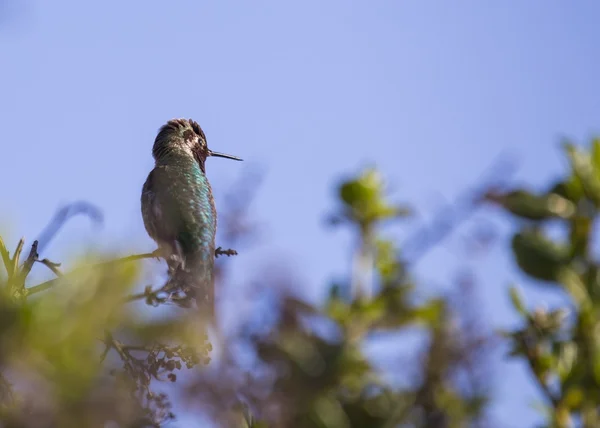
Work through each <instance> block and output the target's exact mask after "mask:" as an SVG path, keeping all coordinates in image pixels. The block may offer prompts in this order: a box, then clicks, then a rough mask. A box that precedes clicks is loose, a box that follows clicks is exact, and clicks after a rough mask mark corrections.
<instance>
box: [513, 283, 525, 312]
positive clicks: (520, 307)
mask: <svg viewBox="0 0 600 428" xmlns="http://www.w3.org/2000/svg"><path fill="white" fill-rule="evenodd" d="M509 293H510V301H511V302H512V305H513V308H515V309H516V310H517V312H518V313H520V314H521V315H523V316H526V315H527V309H526V308H525V304H524V303H523V298H522V297H521V293H519V290H518V289H517V287H515V286H513V287H510V289H509Z"/></svg>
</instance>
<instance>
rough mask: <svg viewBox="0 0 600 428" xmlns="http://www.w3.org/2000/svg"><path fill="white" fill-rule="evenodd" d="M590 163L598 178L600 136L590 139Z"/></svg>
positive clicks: (599, 172) (599, 170)
mask: <svg viewBox="0 0 600 428" xmlns="http://www.w3.org/2000/svg"><path fill="white" fill-rule="evenodd" d="M592 164H593V166H594V171H595V172H596V177H598V178H600V138H594V139H593V140H592Z"/></svg>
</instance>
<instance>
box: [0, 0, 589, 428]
mask: <svg viewBox="0 0 600 428" xmlns="http://www.w3.org/2000/svg"><path fill="white" fill-rule="evenodd" d="M599 13H600V4H599V3H597V2H594V1H592V0H588V1H584V0H582V1H579V2H559V1H542V0H537V1H533V0H532V1H527V2H523V1H516V0H515V1H505V2H501V3H500V2H482V1H455V2H442V1H439V2H433V1H419V2H416V1H399V0H396V1H391V0H389V1H383V0H382V1H371V2H366V1H363V2H358V1H351V2H349V1H341V0H331V1H327V2H324V1H317V0H306V1H302V2H281V1H275V0H272V1H264V0H258V1H253V2H235V1H212V2H198V1H173V2H168V3H167V2H158V1H145V2H117V1H114V0H105V1H103V2H75V1H61V0H56V1H53V2H44V1H21V2H18V3H17V2H11V1H7V0H5V1H4V2H2V3H0V14H1V15H3V16H1V17H0V65H1V67H0V70H1V71H0V76H1V78H0V126H1V129H2V141H1V142H0V144H1V147H2V163H1V167H0V180H1V181H2V182H4V183H6V182H9V183H11V185H10V186H5V187H4V188H2V190H1V192H0V195H1V197H2V204H3V205H2V210H1V212H0V224H2V225H3V226H2V227H3V228H4V230H5V231H7V232H8V233H7V236H8V238H9V240H10V242H13V243H14V242H16V240H17V239H18V238H19V237H20V236H21V235H25V236H26V237H28V238H31V239H32V238H34V237H35V235H36V234H37V233H38V232H39V231H40V230H41V228H42V227H43V226H44V225H45V224H46V222H47V220H48V219H49V217H50V216H51V215H52V213H53V212H54V210H55V208H56V207H57V206H59V204H62V203H65V202H69V201H73V200H77V199H86V200H89V201H90V202H93V203H94V204H96V205H98V206H100V207H101V208H102V209H103V210H104V212H105V216H106V219H105V226H104V228H103V229H102V230H94V229H92V228H90V227H89V224H88V223H87V221H86V220H83V219H80V220H76V221H74V222H73V223H72V224H70V225H69V227H68V228H67V229H66V230H65V231H64V233H63V234H62V235H61V237H60V238H59V239H58V240H57V241H56V242H55V243H54V245H53V246H52V247H51V248H49V249H48V252H47V254H45V256H47V257H49V258H53V259H60V258H63V257H66V256H67V255H68V254H71V253H73V252H74V251H76V250H77V248H83V247H86V246H89V242H90V241H92V242H94V245H95V246H97V247H100V248H105V247H115V248H119V249H120V250H121V251H123V252H129V251H146V250H150V249H153V243H152V242H151V241H150V239H149V238H148V237H147V236H146V234H145V231H144V228H143V224H142V221H141V216H140V212H139V194H140V189H141V186H142V184H143V182H144V180H145V178H146V175H147V173H148V171H149V170H150V169H151V167H152V158H151V154H150V150H151V146H152V141H153V138H154V136H155V134H156V131H157V129H158V127H159V126H161V125H162V124H163V123H164V122H165V121H166V120H168V119H170V118H173V117H191V118H194V119H195V120H197V121H198V122H199V123H200V124H201V126H202V127H203V128H204V130H205V132H206V135H207V137H208V142H209V145H210V146H211V147H212V148H213V149H214V150H218V151H223V152H227V153H232V154H235V155H238V156H240V157H242V158H244V159H245V165H241V164H238V163H234V162H228V161H226V160H217V159H215V160H210V161H209V163H208V166H207V169H208V175H209V178H210V179H211V181H212V183H213V186H214V189H215V196H216V198H217V202H218V203H219V196H221V195H222V194H223V193H224V192H225V191H227V189H228V188H229V186H230V185H231V184H233V183H234V182H235V181H236V180H239V179H240V177H242V176H243V174H244V173H247V172H248V169H247V168H252V167H258V168H264V169H265V177H264V181H263V184H262V186H261V188H260V190H259V192H258V194H257V197H256V199H255V200H254V203H253V205H252V215H253V216H255V217H256V218H257V219H258V220H260V221H261V222H262V223H263V224H264V226H265V229H264V230H265V235H264V237H263V240H262V241H261V244H260V245H259V246H258V247H257V249H256V251H253V252H252V253H251V254H242V255H240V256H239V257H238V258H236V259H232V260H231V263H235V264H236V268H235V272H236V277H239V278H243V277H245V276H246V275H247V273H248V270H249V269H251V267H252V266H253V265H254V264H253V263H254V262H255V261H258V260H262V259H263V257H264V256H265V255H269V256H271V257H274V255H277V259H281V260H285V263H286V265H289V266H291V267H292V268H293V269H294V271H295V272H296V273H297V274H298V275H299V277H300V278H302V279H303V280H305V281H306V283H308V284H310V285H311V286H310V287H307V288H306V290H305V294H306V296H307V297H309V298H316V297H317V296H319V295H321V293H322V291H323V289H324V288H323V285H324V284H326V283H327V281H329V280H330V279H332V278H333V277H335V276H339V275H343V274H345V273H346V272H347V265H348V262H349V253H348V250H347V248H348V246H347V244H348V242H349V237H348V236H347V235H345V234H343V233H337V232H329V231H326V230H325V229H324V227H323V222H322V218H323V216H324V214H326V213H327V212H328V211H329V210H330V209H331V208H332V206H333V203H332V195H333V192H334V187H333V184H334V183H335V182H336V181H337V180H338V179H339V178H340V177H342V176H345V175H347V174H351V173H353V172H356V171H358V170H359V168H361V167H363V166H365V165H368V164H371V163H374V164H376V165H377V166H378V167H379V168H380V169H381V171H382V172H383V173H384V174H385V176H386V177H387V179H388V181H389V182H390V184H391V185H392V186H393V187H394V189H395V191H396V192H395V195H396V197H397V198H398V199H400V200H406V201H410V202H411V203H412V204H413V205H414V206H415V207H416V208H417V209H418V210H419V212H421V213H423V215H424V216H425V217H426V214H427V213H428V212H431V211H432V210H434V209H436V208H439V207H440V205H441V204H443V203H444V202H450V201H452V199H453V198H454V197H455V196H457V195H458V194H459V193H460V192H461V191H462V190H463V189H464V188H465V187H468V186H470V185H472V184H473V182H474V180H476V179H477V178H478V177H479V175H480V173H481V172H482V171H483V170H484V169H485V168H486V167H487V166H489V165H490V164H491V163H492V162H493V161H494V160H495V159H496V157H497V155H498V154H499V153H501V152H503V151H506V150H508V151H510V152H512V153H515V154H517V155H518V156H519V167H520V170H519V173H518V174H517V179H518V180H519V181H522V182H528V183H532V184H533V185H541V184H543V183H545V182H546V181H547V180H549V179H550V178H552V177H555V176H556V175H557V174H559V173H560V172H561V168H562V167H563V164H564V163H563V162H562V158H561V155H560V151H559V149H558V144H557V143H558V141H559V137H561V136H563V135H567V136H570V137H573V138H574V139H575V140H577V141H585V140H586V139H587V138H589V137H590V136H592V135H594V134H595V133H599V131H600V129H599V128H600V121H599V119H598V118H599V117H600V102H599V101H598V93H599V90H600V83H598V82H599V79H598V76H599V75H600V59H599V58H600V55H599V54H600V52H598V50H599V48H598V44H597V18H598V16H599ZM481 215H483V217H484V218H485V217H486V216H494V215H495V211H486V212H485V213H483V214H480V216H481ZM500 223H502V222H501V221H500ZM399 233H400V234H403V233H404V231H403V232H399ZM459 244H460V240H457V239H456V237H455V238H451V239H450V240H449V241H447V242H446V243H445V244H444V245H443V246H442V247H440V248H439V249H437V250H436V251H434V252H433V253H432V254H430V255H429V256H428V257H427V258H426V259H425V260H423V261H422V262H421V263H420V265H419V266H418V269H417V272H418V274H419V275H420V276H421V277H422V278H424V279H426V280H430V281H434V282H436V281H437V282H442V283H443V282H444V281H446V282H448V277H449V275H451V274H452V272H454V271H455V269H456V268H457V266H459V267H460V266H465V265H468V267H470V268H473V269H474V270H475V271H476V272H477V274H478V280H479V282H480V284H481V288H480V289H479V290H478V292H479V294H480V295H481V298H482V307H483V311H484V313H485V315H486V317H488V321H489V323H490V325H493V326H506V325H510V323H512V322H514V320H515V318H514V316H513V314H512V312H511V310H510V308H509V307H508V302H507V299H506V285H507V284H508V283H509V282H510V281H512V280H519V279H522V278H520V277H519V276H518V275H517V274H516V273H515V271H514V265H513V263H512V260H511V259H510V258H509V257H507V255H506V254H505V252H506V251H505V250H506V248H507V242H506V236H505V237H504V238H503V240H502V241H501V242H499V243H498V246H497V247H496V248H495V249H494V250H493V251H492V252H491V253H490V254H489V255H488V256H487V257H485V258H482V259H478V260H474V261H472V262H469V263H465V262H464V261H462V260H461V256H460V254H459V255H456V254H457V251H456V249H457V248H459V247H460V245H459ZM325 260H326V261H327V262H325ZM433 267H435V270H434V269H432V268H433ZM525 291H526V295H527V296H528V298H530V299H531V300H535V299H540V298H541V296H542V294H541V293H539V292H538V291H537V290H535V289H531V288H526V289H525ZM497 371H498V372H499V373H501V376H496V377H497V379H496V380H495V384H496V393H497V404H496V406H495V407H494V414H496V415H497V416H498V418H499V419H500V421H502V422H503V423H505V424H506V426H515V427H516V426H519V427H520V426H531V424H532V423H533V421H535V420H538V419H539V418H538V416H537V415H536V413H535V411H534V410H532V408H531V402H532V400H534V399H535V398H536V397H537V395H536V391H535V389H534V388H532V387H531V386H528V385H529V384H528V382H527V379H526V377H525V376H526V374H525V372H524V371H523V370H522V367H521V365H520V364H516V363H512V364H506V365H504V366H502V368H501V369H498V370H497ZM507 415H508V416H507ZM511 421H519V422H518V424H517V423H514V424H511V423H510V422H511Z"/></svg>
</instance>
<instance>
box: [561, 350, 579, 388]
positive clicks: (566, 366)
mask: <svg viewBox="0 0 600 428" xmlns="http://www.w3.org/2000/svg"><path fill="white" fill-rule="evenodd" d="M577 355H578V349H577V343H575V342H566V343H562V344H561V345H560V348H559V352H558V363H557V367H556V371H557V373H558V376H559V377H560V380H561V381H564V380H565V379H566V378H567V377H568V376H569V375H570V374H571V371H572V370H573V366H574V365H575V362H576V361H577Z"/></svg>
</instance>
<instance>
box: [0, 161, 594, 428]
mask: <svg viewBox="0 0 600 428" xmlns="http://www.w3.org/2000/svg"><path fill="white" fill-rule="evenodd" d="M583 188H584V189H585V186H583ZM241 194H244V195H246V194H247V192H241ZM557 197H559V196H557ZM560 197H562V198H565V200H570V199H568V198H567V197H566V196H560ZM513 199H514V198H513ZM534 199H535V198H534ZM535 201H536V202H539V201H541V202H540V204H542V205H544V206H545V207H546V211H543V210H542V211H543V213H546V212H548V213H550V214H549V215H548V216H545V215H540V209H539V208H536V209H537V210H538V211H536V215H535V216H531V215H530V216H529V217H535V218H538V219H539V218H546V217H548V218H550V217H552V216H554V217H558V218H571V217H569V216H567V215H566V214H564V213H565V209H562V210H560V209H558V208H557V206H556V205H557V202H552V203H549V202H548V201H547V200H542V199H539V198H538V199H535ZM336 202H338V209H337V210H336V213H335V214H334V215H333V216H332V217H331V219H332V220H333V224H335V225H338V226H348V225H349V226H351V230H352V231H353V232H354V233H355V234H356V235H357V237H358V240H357V245H356V248H355V250H356V251H357V252H358V253H359V254H361V256H363V257H362V258H358V259H357V260H358V262H360V263H359V265H358V267H359V269H358V270H357V269H353V273H352V275H350V277H349V278H348V279H347V280H343V281H338V282H336V283H335V284H331V285H330V286H329V294H328V296H327V298H326V299H325V301H324V302H321V303H320V304H309V303H307V302H305V301H303V300H301V299H300V298H298V297H297V296H296V295H295V294H294V293H292V292H291V291H290V290H291V287H286V284H283V283H281V282H282V281H283V282H285V280H282V279H281V278H277V277H276V276H275V275H272V274H271V273H270V272H268V271H266V272H264V274H263V275H262V282H263V283H264V284H265V285H264V287H265V289H268V290H270V291H271V292H272V293H273V294H274V295H275V296H276V299H274V301H273V302H272V304H271V306H270V307H269V309H268V312H269V315H270V316H271V317H272V320H273V322H272V323H270V324H268V325H267V324H265V323H264V322H261V321H260V318H259V317H258V315H260V314H259V313H258V312H259V311H257V314H256V315H257V318H256V319H254V318H251V319H247V320H244V322H243V323H242V324H243V328H242V329H240V330H239V331H235V332H231V333H230V334H228V335H225V336H224V337H222V338H221V339H222V340H220V342H221V343H219V349H220V354H219V355H220V357H219V358H218V359H213V355H212V354H211V351H212V345H211V344H210V343H208V340H207V336H206V334H205V332H204V331H202V330H201V329H200V328H199V326H198V325H197V320H194V317H193V313H194V311H189V310H187V309H185V305H181V304H179V303H180V302H177V301H176V299H175V297H173V296H172V295H170V294H169V293H168V290H165V289H164V288H161V287H153V286H144V287H145V288H144V291H143V292H139V291H136V290H135V289H136V288H138V287H139V286H140V285H142V284H139V282H140V272H141V263H140V260H142V259H146V258H153V257H154V253H148V254H141V255H133V256H129V257H124V258H120V259H114V260H108V261H102V260H97V259H98V257H97V256H96V257H94V258H91V257H88V258H86V259H85V260H80V261H79V262H78V263H77V264H76V266H75V268H73V269H71V270H70V271H69V272H63V271H62V270H61V266H60V265H59V264H57V263H54V262H52V261H49V260H48V259H40V258H39V254H38V245H39V246H40V247H41V245H42V244H38V242H37V241H36V242H34V243H33V244H32V245H31V247H30V248H29V249H28V250H29V252H28V255H27V256H24V252H23V250H24V249H25V245H24V242H23V241H20V242H19V244H18V245H17V246H16V250H12V251H9V249H8V247H7V246H6V245H5V244H4V242H2V241H0V256H1V259H2V264H3V266H4V268H3V269H4V271H3V273H2V276H1V277H0V278H1V282H0V291H1V292H0V306H1V307H0V426H3V427H88V426H89V427H96V426H102V427H103V426H122V427H143V426H161V425H164V424H167V423H169V422H173V421H175V422H174V423H175V424H176V423H177V422H176V415H175V413H176V409H175V408H177V411H178V412H184V413H185V414H186V416H187V417H189V416H190V415H194V414H196V415H203V416H204V417H208V418H209V419H211V420H212V421H213V422H214V424H215V426H223V427H234V428H235V427H240V428H241V427H246V428H251V427H252V428H262V427H274V428H279V427H281V428H284V427H285V428H287V427H291V428H293V427H299V428H311V427H314V428H351V427H361V428H362V427H374V428H377V427H381V428H387V427H390V428H391V427H408V426H411V427H431V428H434V427H436V428H437V427H441V428H444V427H448V428H452V427H467V426H472V427H476V426H481V427H488V426H490V422H489V420H488V417H487V412H486V409H487V405H488V403H489V399H490V397H489V390H490V386H489V382H488V380H489V375H488V373H489V370H488V368H487V366H486V361H487V358H486V355H487V352H488V350H489V346H490V341H489V337H488V336H487V333H486V332H485V328H484V327H482V324H483V323H481V322H480V321H479V320H478V319H477V317H476V316H475V315H474V312H473V310H472V309H473V308H474V307H476V306H477V304H476V301H475V300H476V299H475V298H474V297H473V296H472V295H470V294H469V293H466V292H465V291H464V290H458V291H457V295H456V296H453V295H452V294H451V293H450V294H448V295H445V296H437V297H426V293H423V292H421V290H420V289H422V286H417V284H416V283H415V280H414V278H412V276H411V275H410V273H409V266H407V265H406V263H405V262H403V261H402V260H401V258H400V257H399V253H400V248H399V245H398V244H397V242H396V241H395V240H394V239H392V238H391V236H389V235H388V234H386V233H384V232H383V229H382V225H384V224H387V223H389V222H394V221H399V220H401V219H403V218H404V217H406V216H409V215H410V211H409V210H408V209H407V208H405V207H404V206H402V205H400V204H396V203H393V202H391V201H390V199H389V198H388V196H387V195H386V192H385V190H384V183H383V180H382V177H381V176H380V174H379V172H378V171H376V170H375V169H368V170H365V171H364V172H363V173H361V174H359V175H358V176H357V177H354V178H351V179H349V180H347V181H344V182H342V183H341V184H340V185H339V189H338V198H337V201H336ZM559 204H560V203H559ZM224 210H225V211H224V212H225V213H224V214H223V215H222V216H221V217H220V218H221V219H224V221H223V222H222V223H221V224H222V226H221V227H222V228H224V229H225V233H224V234H223V235H224V236H225V239H224V241H225V242H221V243H222V244H228V245H229V244H231V243H240V242H244V239H242V238H244V236H242V235H243V234H248V233H249V230H248V229H249V227H248V225H249V224H250V223H249V222H248V221H246V219H244V218H240V217H242V214H241V213H243V212H245V211H247V210H246V209H245V208H244V207H243V206H240V203H239V200H238V201H236V205H235V206H234V211H235V212H236V213H238V214H236V215H229V216H228V215H227V213H226V212H227V207H225V208H224ZM573 211H574V212H578V211H577V210H576V209H575V208H573ZM92 212H94V213H96V211H94V210H92ZM557 213H561V214H557ZM573 215H575V214H571V216H573ZM56 218H57V219H58V220H56V219H55V221H59V220H60V221H61V222H62V221H64V216H62V217H61V216H57V217H56ZM56 230H58V228H56V227H49V228H46V231H45V232H44V233H43V234H42V236H44V237H45V239H51V236H47V234H48V233H50V234H51V235H52V234H53V233H55V232H56ZM48 231H51V232H48ZM580 235H581V232H579V234H578V235H577V236H578V237H579V238H577V239H579V240H580V241H581V236H580ZM248 241H249V240H248V239H246V242H248ZM540 242H542V244H539V243H537V244H531V242H530V241H527V239H525V243H522V244H521V247H523V248H525V250H524V251H525V252H526V253H527V254H529V253H531V254H530V255H529V257H525V260H529V259H531V258H532V257H533V259H534V263H539V260H542V262H543V263H554V262H556V260H559V261H560V263H561V267H560V268H556V269H555V270H554V271H553V272H554V274H555V275H556V278H562V279H563V280H565V281H570V282H572V283H576V282H577V280H576V278H578V277H577V274H576V273H572V274H571V276H569V275H568V274H565V273H564V272H563V271H564V269H567V268H568V266H569V262H568V261H565V258H568V257H571V258H574V257H575V256H576V254H575V253H572V252H571V253H570V252H569V251H567V254H568V257H567V256H564V254H563V253H564V250H563V249H557V250H555V249H554V247H552V248H553V249H552V250H548V248H550V247H549V246H548V245H546V244H544V243H545V242H546V241H543V240H542V241H540ZM536 245H537V246H536ZM540 245H541V246H542V248H543V250H538V249H537V248H538V246H540ZM557 248H562V247H557ZM544 251H545V252H544ZM552 251H556V252H557V254H558V253H559V254H560V255H554V253H552ZM538 253H539V254H538ZM219 254H224V255H234V254H235V251H233V250H221V251H220V253H219ZM540 254H541V255H540ZM577 254H579V253H577ZM366 256H368V257H366ZM536 257H537V259H536ZM536 260H537V261H536ZM358 262H357V263H358ZM365 262H367V263H366V264H365ZM524 263H531V262H528V261H525V262H524ZM556 263H558V262H556ZM230 264H231V263H225V264H223V263H222V262H221V263H219V265H218V269H219V272H218V274H219V278H221V279H222V278H223V270H224V269H225V268H226V266H228V265H230ZM35 265H40V266H43V267H45V268H48V269H50V271H51V272H52V274H53V275H54V276H56V278H54V279H50V280H48V281H45V282H42V283H39V284H31V282H32V281H31V280H30V278H29V277H30V275H29V274H30V272H31V270H32V268H33V267H34V266H35ZM553 266H554V265H553ZM563 267H564V269H563ZM361 269H363V270H364V269H366V270H368V271H369V273H370V274H371V277H372V278H373V281H372V284H371V286H372V292H371V293H370V294H369V295H368V296H367V295H365V294H358V295H355V296H352V295H351V293H348V290H349V289H350V288H351V287H352V283H353V281H354V278H353V276H354V275H355V274H356V273H357V271H360V270H361ZM533 271H535V269H534V270H533ZM358 273H359V274H360V273H364V272H358ZM545 277H546V278H547V279H548V280H552V279H553V278H555V276H552V277H550V276H549V275H545ZM290 281H291V278H290ZM580 282H581V280H580ZM573 287H576V285H573ZM513 298H514V300H515V301H517V300H518V299H519V297H518V295H517V293H516V292H513ZM135 302H142V303H143V302H145V303H146V304H147V306H146V307H147V308H148V310H149V311H150V312H152V310H153V307H157V306H158V307H161V306H164V305H171V306H172V307H176V314H177V316H175V317H169V318H165V317H160V318H159V317H150V318H149V317H148V316H142V315H144V314H143V313H141V312H138V311H134V310H132V308H133V306H132V305H134V304H135ZM521 311H522V312H523V313H525V311H526V310H525V308H524V306H521ZM538 318H539V317H538ZM558 318H560V317H559V316H558V315H554V314H546V321H545V322H546V324H545V325H546V330H545V331H546V332H551V331H553V330H552V326H553V325H554V324H552V323H553V322H554V323H558V322H559V321H556V319H558ZM257 320H258V321H257ZM589 322H591V321H590V320H589V319H588V323H589ZM414 332H416V333H418V335H419V337H420V338H421V339H422V340H421V342H419V344H418V345H413V346H412V347H411V348H409V349H403V348H405V347H404V346H403V343H404V342H403V340H402V339H398V337H400V336H399V335H401V334H403V333H414ZM590 332H591V330H590V331H588V333H590ZM536 333H538V334H539V332H538V330H536ZM548 334H549V333H548ZM373 341H387V342H386V344H387V345H388V348H389V349H394V348H395V349H396V350H404V351H407V352H404V353H403V354H402V355H397V356H394V357H393V358H392V359H391V361H392V362H391V363H388V364H387V367H386V368H385V370H382V368H381V367H378V366H377V365H375V364H374V362H373V361H372V358H369V357H368V356H367V353H366V345H368V343H372V342H373ZM561 352H562V354H561V355H563V354H564V356H563V357H562V359H561V364H562V365H561V367H563V371H564V370H567V367H569V361H571V362H573V361H574V358H577V355H579V353H581V352H582V351H581V350H580V349H579V348H577V349H576V350H575V351H573V349H571V348H565V349H563V350H562V351H561ZM590 352H591V351H590ZM573 355H575V357H574V356H573ZM569 358H570V359H569ZM543 367H546V366H543ZM540 370H541V369H540ZM390 373H393V374H394V376H390ZM540 373H543V371H542V372H540ZM394 378H403V379H404V380H403V381H397V380H394ZM570 397H571V398H570V400H571V401H569V403H572V402H575V398H576V396H574V395H573V394H571V395H570ZM573 397H575V398H573ZM581 400H584V398H580V401H581Z"/></svg>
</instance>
